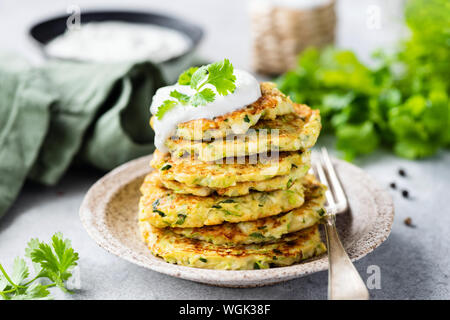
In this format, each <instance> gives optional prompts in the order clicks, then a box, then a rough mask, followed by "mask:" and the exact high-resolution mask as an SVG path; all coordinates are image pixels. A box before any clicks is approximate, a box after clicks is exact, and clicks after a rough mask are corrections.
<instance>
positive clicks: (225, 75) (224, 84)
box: [206, 59, 236, 96]
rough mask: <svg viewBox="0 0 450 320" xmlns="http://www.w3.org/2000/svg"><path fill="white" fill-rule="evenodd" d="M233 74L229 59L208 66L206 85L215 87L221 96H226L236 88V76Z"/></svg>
mask: <svg viewBox="0 0 450 320" xmlns="http://www.w3.org/2000/svg"><path fill="white" fill-rule="evenodd" d="M233 72H234V68H233V65H232V64H231V62H230V60H228V59H224V60H223V61H220V62H215V63H212V64H210V65H209V66H208V79H207V81H206V83H209V84H212V85H213V86H215V87H216V90H217V92H218V93H219V94H220V95H222V96H226V95H227V94H229V93H231V92H233V91H234V89H235V88H236V85H235V81H236V76H235V75H234V74H233Z"/></svg>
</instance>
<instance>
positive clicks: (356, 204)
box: [80, 156, 394, 287]
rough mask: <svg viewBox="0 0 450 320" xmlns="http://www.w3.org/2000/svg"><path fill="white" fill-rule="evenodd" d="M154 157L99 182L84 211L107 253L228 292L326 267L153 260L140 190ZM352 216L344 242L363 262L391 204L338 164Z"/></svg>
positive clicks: (319, 261)
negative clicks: (140, 222)
mask: <svg viewBox="0 0 450 320" xmlns="http://www.w3.org/2000/svg"><path fill="white" fill-rule="evenodd" d="M150 159H151V156H146V157H142V158H139V159H136V160H133V161H130V162H128V163H126V164H124V165H122V166H120V167H118V168H117V169H115V170H113V171H111V172H110V173H108V174H107V175H105V176H104V177H103V178H101V179H100V180H99V181H97V182H96V183H95V184H94V185H93V186H92V187H91V188H90V189H89V191H88V193H87V194H86V196H85V198H84V201H83V203H82V205H81V208H80V217H81V221H82V223H83V225H84V227H85V229H86V230H87V232H88V233H89V235H90V236H91V237H92V238H93V239H94V240H95V241H96V242H97V243H98V245H99V246H101V247H102V248H104V249H106V250H107V251H109V252H111V253H113V254H115V255H117V256H119V257H121V258H123V259H125V260H128V261H130V262H132V263H135V264H137V265H139V266H142V267H145V268H148V269H151V270H154V271H158V272H161V273H165V274H168V275H171V276H174V277H178V278H183V279H187V280H192V281H197V282H202V283H207V284H210V285H217V286H226V287H254V286H263V285H268V284H274V283H277V282H282V281H286V280H290V279H293V278H298V277H301V276H304V275H307V274H310V273H314V272H317V271H321V270H325V269H327V268H328V260H327V256H326V255H322V256H320V257H317V258H315V259H312V260H307V261H305V262H303V263H300V264H296V265H293V266H289V267H281V268H272V269H264V270H245V271H228V270H208V269H196V268H191V267H185V266H179V265H174V264H169V263H166V262H165V261H164V260H162V259H160V258H157V257H155V256H153V255H152V254H151V253H150V251H149V250H148V249H147V247H146V246H145V244H144V243H143V242H142V240H141V237H140V234H139V230H138V227H137V214H138V201H139V197H140V192H139V187H140V185H141V183H142V181H143V178H144V176H145V175H146V174H147V173H148V172H150V171H151V168H150V167H149V162H150ZM334 164H335V166H336V170H337V172H338V175H339V177H340V180H341V182H342V184H343V186H344V189H345V191H346V194H347V197H348V200H349V204H350V211H349V212H348V213H345V214H342V215H339V216H338V217H337V225H338V229H339V234H340V236H341V240H342V242H343V244H344V246H345V248H346V250H347V252H348V254H349V256H350V258H351V259H352V260H357V259H360V258H362V257H364V256H365V255H366V254H368V253H369V252H371V251H373V250H374V249H375V248H376V247H378V246H379V245H380V244H381V243H382V242H383V241H384V240H386V238H387V237H388V235H389V233H390V230H391V226H392V221H393V218H394V207H393V203H392V199H391V197H390V196H389V194H387V192H386V191H384V190H383V189H381V188H380V187H378V186H377V185H376V183H374V181H373V180H372V179H371V178H370V177H369V176H368V175H367V174H366V173H365V172H364V171H363V170H361V169H359V168H358V167H356V166H354V165H352V164H349V163H347V162H344V161H341V160H336V159H334Z"/></svg>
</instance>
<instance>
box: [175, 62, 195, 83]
mask: <svg viewBox="0 0 450 320" xmlns="http://www.w3.org/2000/svg"><path fill="white" fill-rule="evenodd" d="M197 69H198V67H192V68H189V69H188V70H186V71H184V72H183V73H182V74H180V76H179V77H178V84H181V85H186V86H188V85H190V84H191V78H192V75H193V74H194V73H195V71H197Z"/></svg>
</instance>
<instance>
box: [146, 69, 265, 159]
mask: <svg viewBox="0 0 450 320" xmlns="http://www.w3.org/2000/svg"><path fill="white" fill-rule="evenodd" d="M234 75H235V76H236V81H235V84H236V89H235V90H234V92H233V93H230V94H228V95H226V96H221V95H219V94H218V93H217V91H216V89H215V87H214V86H210V85H205V86H204V88H206V87H208V88H210V89H212V90H213V91H214V92H215V93H216V97H215V99H214V101H213V102H209V103H207V104H206V105H202V106H198V107H194V106H193V105H191V104H186V105H182V104H177V105H176V106H175V107H174V108H172V109H171V110H169V111H167V112H166V113H165V114H164V116H163V117H162V118H161V119H158V118H155V121H154V123H153V127H154V130H155V146H156V148H157V149H158V150H159V151H161V152H167V151H168V150H167V148H166V146H165V144H164V142H165V141H166V140H167V139H168V138H169V137H171V136H172V135H173V134H174V133H175V130H176V127H177V125H178V124H179V123H183V122H187V121H191V120H196V119H213V118H214V117H218V116H221V115H224V114H227V113H229V112H233V111H236V110H238V109H241V108H243V107H245V106H247V105H249V104H251V103H253V102H255V101H256V100H258V99H259V98H260V97H261V89H260V86H259V83H258V80H256V78H255V77H254V76H252V75H251V74H250V73H248V72H246V71H243V70H239V69H235V70H234ZM173 90H177V91H179V92H181V93H184V94H187V95H190V96H191V95H194V94H195V92H196V91H195V90H194V89H192V88H191V87H190V86H185V85H179V84H175V85H172V86H167V87H162V88H159V89H158V90H157V91H156V94H155V95H154V96H153V100H152V104H151V106H150V112H151V113H152V114H156V112H157V111H158V107H159V106H160V105H161V104H162V103H163V101H164V100H167V99H169V100H174V99H173V98H172V97H170V92H172V91H173Z"/></svg>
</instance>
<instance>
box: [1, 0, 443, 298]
mask: <svg viewBox="0 0 450 320" xmlns="http://www.w3.org/2000/svg"><path fill="white" fill-rule="evenodd" d="M97 3H99V4H100V6H98V5H96V4H97ZM356 3H357V4H356ZM374 3H375V4H376V5H379V8H381V12H382V13H383V14H384V15H383V16H382V17H385V18H386V19H384V20H382V22H383V23H384V24H383V25H382V28H381V29H377V30H369V29H367V28H366V26H365V19H366V13H367V9H368V6H369V5H373V4H374ZM390 3H392V2H390ZM69 4H78V5H79V6H80V7H81V9H82V10H84V9H88V8H102V7H103V8H104V7H105V4H104V2H103V3H100V1H85V0H83V1H70V2H67V3H66V2H65V1H50V0H41V1H39V2H37V1H26V2H25V1H16V0H14V1H11V0H3V1H1V2H0V39H1V40H2V41H1V43H0V49H1V50H4V49H9V50H14V51H16V52H19V53H21V54H23V55H25V56H27V57H29V58H30V59H32V60H35V61H38V60H39V58H38V55H37V54H36V50H35V49H36V48H34V47H33V46H32V45H31V44H30V42H29V39H28V38H27V36H26V30H27V27H28V26H29V25H30V24H31V23H32V22H34V21H36V20H40V19H42V18H43V17H46V16H49V15H52V14H57V13H61V12H65V10H66V6H67V5H69ZM191 4H192V5H189V6H188V5H186V2H185V1H183V0H177V1H175V0H172V1H170V2H168V1H151V2H142V1H128V2H127V4H126V6H125V5H124V4H123V2H122V4H121V1H119V0H117V1H110V4H109V6H108V7H114V8H128V9H146V10H155V11H159V12H167V13H171V14H173V15H177V16H180V17H184V18H185V19H189V20H191V21H196V22H197V23H199V24H200V25H202V26H203V27H204V28H205V30H206V31H207V35H206V37H205V41H204V42H203V44H202V45H201V47H200V48H199V53H200V55H201V56H203V57H205V58H207V59H212V60H216V59H220V58H223V57H229V58H230V59H231V60H232V61H233V62H234V63H235V64H236V65H237V66H238V67H241V68H249V65H250V58H249V57H250V54H249V39H250V35H249V31H248V17H247V13H246V8H245V4H244V5H243V2H242V1H226V2H225V1H205V0H192V1H191ZM200 8H201V9H200ZM350 9H351V10H350ZM398 10H399V8H397V7H395V8H394V7H393V5H392V4H389V2H388V1H370V2H369V1H358V2H357V1H353V2H351V1H348V0H347V1H340V2H339V5H338V13H339V16H340V17H341V20H340V23H339V28H338V44H339V45H340V46H343V47H348V48H351V49H353V50H355V51H356V52H357V53H358V54H359V55H360V56H361V57H362V58H363V59H365V60H367V59H368V53H369V52H370V51H371V50H373V49H374V48H377V47H380V46H382V45H384V46H389V45H392V44H393V43H394V42H395V40H396V39H398V37H399V36H400V35H401V34H402V33H403V32H404V29H403V28H402V26H401V23H398V16H399V13H398ZM388 18H389V19H388ZM322 140H323V141H322V143H326V141H325V140H327V139H322ZM326 144H327V145H329V143H326ZM356 164H357V165H359V166H361V167H362V168H364V169H365V170H367V171H368V173H369V174H370V175H371V176H372V177H373V178H374V179H375V180H376V181H377V182H378V183H379V184H380V185H382V186H385V187H386V188H387V189H389V184H390V183H391V182H395V183H396V186H397V189H396V190H393V189H389V192H390V193H391V194H392V196H393V198H394V202H395V209H396V218H395V221H394V226H393V229H392V233H391V236H390V237H389V239H388V240H387V241H386V242H385V243H384V244H383V245H381V246H380V247H379V248H378V249H376V250H375V252H373V253H371V254H369V255H368V256H367V257H365V258H363V259H362V260H360V261H358V262H357V263H356V267H357V269H358V270H359V272H360V273H361V275H362V277H363V279H368V278H369V276H370V275H371V270H373V267H371V266H377V267H378V268H379V270H380V275H381V276H380V280H381V281H380V285H381V287H380V288H375V289H372V290H370V294H371V296H372V298H374V299H433V298H434V299H449V298H450V283H449V272H450V243H449V241H448V238H449V236H448V235H449V233H450V209H449V205H448V201H447V200H448V197H449V191H448V190H449V189H450V152H448V151H441V152H439V153H438V154H437V155H436V156H434V157H432V158H429V159H425V160H421V161H408V160H404V159H400V158H397V157H395V156H393V155H391V154H389V153H388V152H384V151H380V152H377V153H375V154H373V155H371V156H368V157H364V158H360V159H358V160H357V162H356ZM400 168H403V169H404V170H405V171H406V173H407V176H406V177H401V176H399V175H398V170H399V169H400ZM101 175H102V173H100V172H97V171H94V170H91V169H87V168H74V169H71V170H70V171H69V172H68V173H67V174H66V176H65V177H64V178H63V179H62V181H61V182H60V183H59V184H58V185H57V186H55V187H42V186H40V185H35V184H32V183H27V184H26V185H25V187H24V189H23V190H22V192H21V195H20V196H19V198H18V199H17V201H16V203H15V205H14V206H13V207H12V209H11V210H9V212H7V214H6V215H5V216H4V217H3V219H1V220H0V262H1V263H2V264H3V265H5V266H6V267H7V268H9V267H10V266H11V264H12V261H13V259H14V257H15V256H18V255H21V256H22V255H23V254H24V248H25V246H26V243H27V241H28V240H29V239H30V238H31V237H38V238H40V239H41V240H48V239H49V238H50V236H51V235H52V234H53V233H54V232H56V231H61V232H63V233H64V235H65V236H66V237H68V238H70V239H71V240H72V243H73V246H74V248H75V249H76V250H77V251H78V252H79V253H80V261H79V264H80V268H79V274H80V280H81V289H80V290H77V291H76V293H75V294H74V295H65V294H61V293H59V292H57V291H55V297H56V298H59V299H324V298H326V290H327V272H320V273H317V274H313V275H311V276H308V277H305V278H300V279H296V280H292V281H288V282H285V283H282V284H278V285H274V286H269V287H262V288H251V289H229V288H217V287H211V286H207V285H202V284H197V283H193V282H189V281H185V280H180V279H175V278H171V277H169V276H166V275H162V274H159V273H156V272H153V271H149V270H147V269H144V268H141V267H138V266H135V265H133V264H131V263H128V262H126V261H124V260H121V259H120V258H118V257H116V256H113V255H111V254H109V253H107V252H105V251H104V250H102V249H101V248H99V247H98V246H97V245H96V244H95V243H94V242H93V241H92V240H91V239H90V238H89V236H88V235H87V233H86V232H85V231H84V229H83V227H82V225H81V222H80V220H79V217H78V209H79V206H80V204H81V201H82V199H83V196H84V194H85V193H86V191H87V190H88V188H89V187H90V186H91V185H92V184H93V183H94V182H95V181H96V180H97V179H98V178H100V177H101ZM401 190H408V191H409V194H410V199H405V198H403V197H402V196H401ZM407 217H411V218H412V221H413V224H414V225H415V227H408V226H406V225H405V224H404V223H403V221H404V219H405V218H407Z"/></svg>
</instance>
